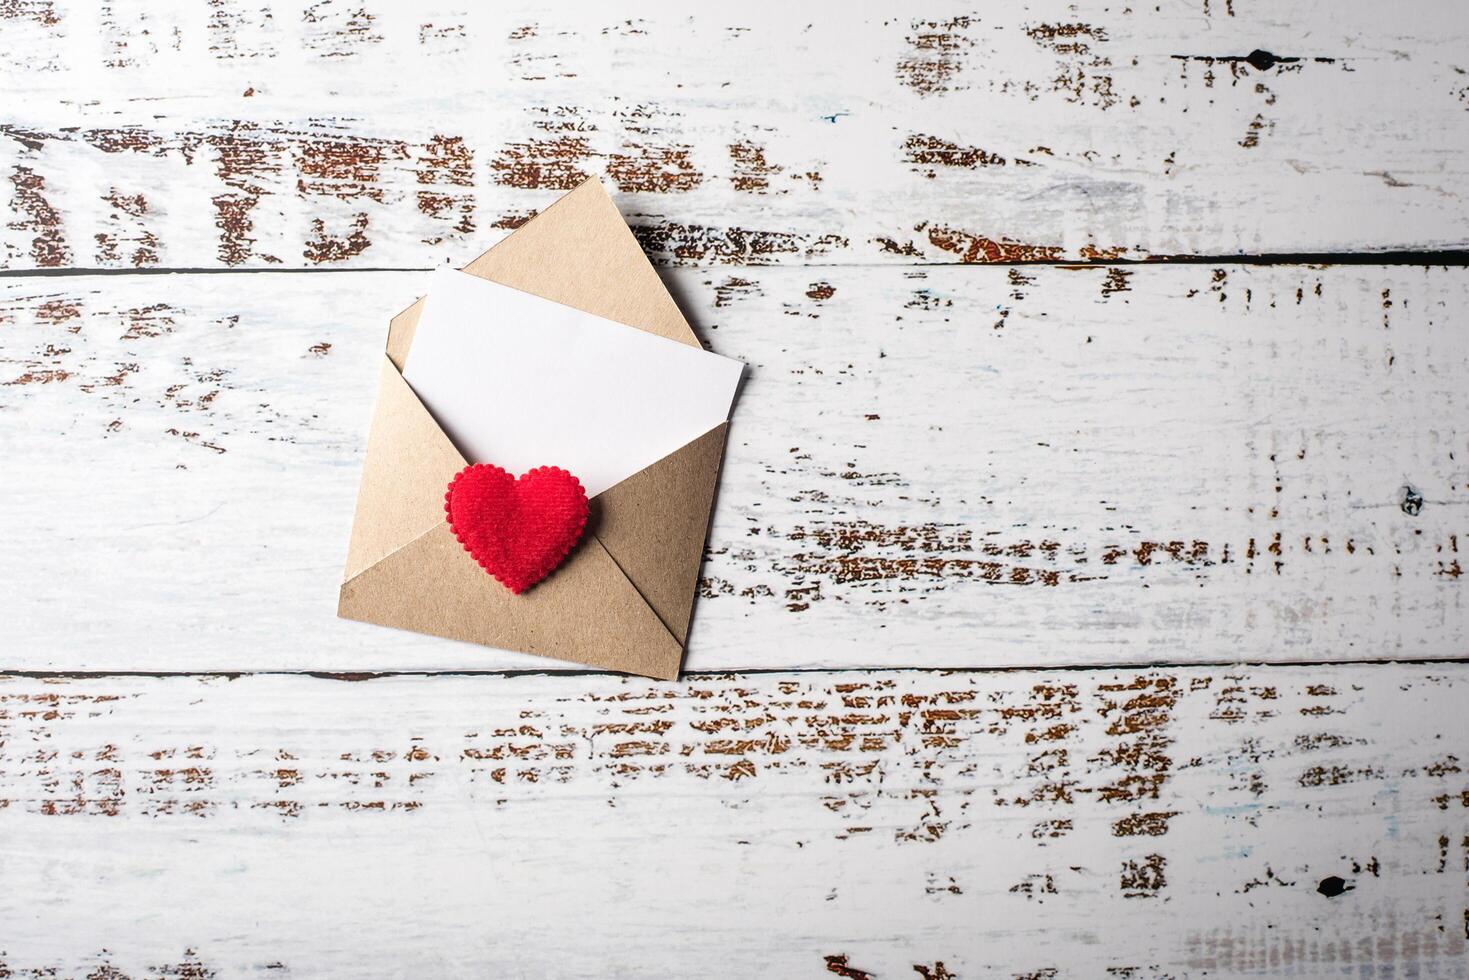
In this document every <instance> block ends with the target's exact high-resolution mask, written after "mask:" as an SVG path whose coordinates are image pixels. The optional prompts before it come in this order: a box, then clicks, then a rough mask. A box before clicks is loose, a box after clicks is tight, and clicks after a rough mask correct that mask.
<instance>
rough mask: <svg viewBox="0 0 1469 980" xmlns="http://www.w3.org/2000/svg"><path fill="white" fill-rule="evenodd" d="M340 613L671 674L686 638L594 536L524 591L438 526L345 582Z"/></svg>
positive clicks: (613, 666) (381, 623) (475, 640)
mask: <svg viewBox="0 0 1469 980" xmlns="http://www.w3.org/2000/svg"><path fill="white" fill-rule="evenodd" d="M337 614H338V615H339V616H343V617H345V618H347V619H356V620H360V621H361V622H365V623H375V624H377V625H379V626H393V627H396V628H398V629H406V630H413V631H414V632H416V633H428V634H431V635H433V636H443V637H448V638H449V639H452V640H466V641H468V642H471V643H480V644H484V645H486V646H494V647H503V648H505V649H510V650H521V651H524V652H526V653H534V654H539V655H540V656H543V657H556V658H558V659H561V660H574V661H577V662H579V663H584V664H590V665H592V666H594V667H606V668H609V669H612V670H623V671H628V672H631V673H635V674H643V675H646V676H648V677H661V678H664V679H666V680H672V679H674V678H676V677H677V676H678V667H679V662H680V660H682V658H683V645H682V644H681V643H680V642H679V641H677V640H675V639H674V638H673V635H672V634H671V633H669V631H668V630H667V629H666V628H665V627H664V625H663V623H662V622H660V621H659V619H658V617H657V616H656V615H654V614H653V611H652V609H651V608H650V607H649V605H648V604H647V603H646V602H645V601H644V600H643V597H642V596H641V595H640V594H639V593H638V590H637V589H636V588H634V587H633V584H632V583H631V582H629V581H628V580H627V577H626V576H625V575H623V574H622V572H621V571H620V570H619V569H618V567H617V565H616V563H615V562H613V560H612V558H611V557H610V556H609V555H608V554H607V551H606V549H604V548H603V547H602V546H601V545H600V544H598V542H597V541H596V540H595V539H589V540H587V541H584V542H582V544H581V545H580V546H579V547H578V548H577V549H576V551H574V552H573V553H572V555H571V557H570V558H568V559H567V561H566V564H564V565H562V566H561V567H560V568H558V569H557V570H556V574H554V575H552V576H551V577H550V578H548V579H546V580H545V581H544V582H541V583H540V584H539V585H537V586H536V587H535V588H534V589H531V590H529V591H527V592H525V593H524V594H522V595H519V596H517V595H513V594H512V593H511V592H509V591H508V590H506V589H503V588H500V587H499V586H498V585H496V584H495V583H493V582H490V581H489V580H488V579H487V577H486V575H485V573H484V572H483V571H482V570H481V569H480V567H479V566H478V565H476V564H475V563H474V562H473V561H469V560H468V559H467V558H466V556H465V554H464V550H463V547H462V546H461V545H460V544H459V542H458V541H457V540H455V538H454V533H453V532H452V531H451V530H450V529H449V526H448V525H447V524H439V525H437V526H436V527H434V528H433V529H432V530H430V531H428V532H427V533H426V534H423V535H421V536H419V537H418V538H415V539H414V540H413V541H410V542H409V543H408V544H406V545H404V546H403V547H401V548H399V549H398V550H396V551H394V552H393V553H392V554H391V555H389V556H387V557H386V558H384V559H383V560H381V561H379V562H377V563H376V564H374V565H373V566H372V567H370V568H368V569H367V570H366V571H364V572H363V573H362V574H360V575H358V576H356V577H355V578H352V579H350V580H348V581H347V582H345V583H344V584H343V585H342V591H341V595H340V598H339V600H338V605H337Z"/></svg>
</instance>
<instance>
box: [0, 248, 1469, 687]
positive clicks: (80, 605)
mask: <svg viewBox="0 0 1469 980" xmlns="http://www.w3.org/2000/svg"><path fill="white" fill-rule="evenodd" d="M668 280H669V283H670V285H671V286H672V288H673V289H674V291H675V292H676V294H677V295H678V296H679V298H680V299H681V301H682V302H683V304H684V305H685V307H686V309H687V310H688V311H689V314H690V318H691V320H692V321H693V322H694V323H695V324H696V325H697V326H698V328H699V329H700V330H701V332H702V335H703V336H704V337H705V338H706V339H707V340H708V341H709V342H710V344H711V345H712V346H713V347H714V348H715V349H717V350H719V351H720V352H721V353H725V354H730V355H733V356H736V357H741V358H743V359H745V360H747V361H748V362H749V363H750V365H751V370H750V375H749V380H748V383H747V385H746V386H745V389H744V391H743V394H742V397H741V399H740V402H739V404H738V406H737V409H736V413H735V417H734V424H733V428H732V433H731V439H730V448H729V455H728V459H727V463H726V466H725V471H724V475H723V483H722V492H721V496H720V499H719V502H718V506H717V510H716V517H715V521H714V527H713V531H712V538H711V544H710V554H709V559H708V561H707V563H706V566H705V569H704V575H705V581H704V597H703V598H702V599H701V600H700V603H699V605H698V607H697V611H696V615H695V620H694V626H693V634H692V640H691V648H690V654H689V658H688V660H687V662H686V667H688V668H690V669H740V668H744V669H750V668H755V667H797V666H799V667H812V666H837V667H841V666H915V665H918V666H936V667H937V666H942V667H974V666H996V665H1035V666H1044V665H1051V664H1063V663H1064V664H1107V663H1120V662H1126V663H1178V662H1201V661H1202V662H1210V661H1212V662H1221V661H1222V662H1228V661H1231V660H1234V659H1237V658H1248V659H1252V660H1254V659H1258V660H1265V661H1301V660H1324V659H1342V660H1359V659H1383V658H1440V657H1457V656H1462V655H1463V654H1464V651H1465V649H1466V641H1469V630H1466V626H1469V623H1466V600H1465V594H1464V588H1465V586H1464V584H1463V583H1464V581H1465V580H1464V579H1463V558H1462V557H1461V556H1460V553H1459V550H1460V547H1461V545H1460V542H1461V541H1462V540H1469V537H1466V535H1469V528H1466V527H1465V526H1464V518H1465V515H1466V513H1469V512H1466V509H1465V505H1466V502H1469V478H1466V471H1465V464H1464V460H1465V458H1466V453H1469V445H1466V440H1469V433H1466V431H1465V429H1464V427H1463V425H1462V419H1463V413H1464V408H1465V406H1464V397H1465V396H1464V391H1465V383H1466V379H1469V348H1466V346H1465V344H1464V340H1463V337H1464V329H1463V328H1464V324H1463V322H1462V318H1463V314H1462V311H1463V310H1465V309H1469V272H1466V270H1463V269H1447V270H1446V269H1426V268H1380V267H1377V268H1374V267H1331V268H1315V267H1309V268H1308V267H1279V268H1240V267H1221V268H1217V269H1212V268H1208V267H1197V266H1188V267H1184V266H1170V267H1152V266H1150V267H1143V268H1138V269H1136V270H1128V269H1120V268H1119V269H1102V268H1096V269H1065V268H1034V269H1029V270H1024V271H1022V270H1018V269H1009V270H1006V269H1001V268H993V267H983V268H981V267H942V268H934V269H929V270H903V269H863V270H841V269H819V270H799V269H776V268H771V269H764V270H758V271H755V270H741V271H740V272H739V273H738V274H733V273H731V272H728V271H716V270H711V271H705V272H701V271H697V270H673V271H672V272H671V273H670V275H669V277H668ZM422 281H423V277H422V276H420V275H415V274H367V273H362V274H358V273H347V274H341V275H294V276H293V275H270V274H262V275H251V276H243V275H239V276H206V275H198V276H176V277H116V276H112V277H104V278H89V277H76V278H71V277H68V278H64V279H27V280H10V281H8V282H5V283H4V286H3V290H4V291H3V294H0V295H3V300H0V420H3V424H0V459H3V460H4V461H5V464H4V466H3V467H0V490H3V498H4V500H5V507H6V513H7V518H6V522H5V523H6V533H5V535H4V536H3V538H0V596H4V597H5V598H4V599H3V600H0V601H3V603H4V605H5V609H6V612H7V615H6V620H7V625H6V636H5V640H4V649H3V666H5V667H9V668H12V669H21V668H23V669H46V670H50V669H61V670H78V669H81V670H89V669H106V670H242V669H308V670H373V669H429V668H450V669H459V668H503V667H533V668H537V669H545V668H546V667H547V666H548V664H549V662H548V661H543V660H539V659H535V658H529V657H520V656H511V655H501V654H497V653H494V652H491V651H486V650H485V649H483V648H479V647H473V646H460V645H455V644H450V643H447V642H443V641H439V640H435V639H432V638H427V637H419V636H414V635H410V634H403V633H398V632H394V631H389V630H382V629H377V628H374V627H367V626H362V625H360V624H352V623H341V622H338V621H336V620H334V619H333V616H332V613H333V610H334V609H335V595H336V587H337V582H338V581H339V575H340V568H341V561H342V556H343V554H344V551H345V545H346V539H347V529H348V523H349V518H350V513H351V508H352V505H353V501H354V500H355V495H356V483H357V477H358V469H357V468H358V460H359V458H360V452H361V449H362V445H363V441H364V438H365V427H366V423H367V420H368V417H369V414H370V405H371V399H372V397H373V392H374V384H375V382H374V378H375V376H376V375H375V365H376V362H377V358H378V356H379V352H380V350H381V344H382V337H383V330H384V322H385V319H386V316H387V315H388V314H389V313H390V312H392V311H395V310H397V309H399V308H401V307H402V306H404V305H406V303H407V302H409V301H410V300H411V299H412V298H413V296H414V294H415V291H416V290H417V289H419V288H420V286H421V284H422Z"/></svg>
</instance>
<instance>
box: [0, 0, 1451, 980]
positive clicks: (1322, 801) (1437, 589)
mask: <svg viewBox="0 0 1469 980" xmlns="http://www.w3.org/2000/svg"><path fill="white" fill-rule="evenodd" d="M489 6H490V5H478V4H470V3H467V2H450V0H421V2H415V3H411V4H409V3H389V2H387V0H351V2H343V0H316V2H304V0H303V2H296V3H278V2H275V0H208V2H202V0H189V2H185V0H147V2H138V3H128V4H123V3H112V2H106V3H84V2H81V0H0V181H3V184H0V507H3V510H0V515H3V516H0V532H3V534H0V597H3V598H0V614H3V615H0V671H3V672H4V673H3V676H0V977H12V976H13V977H79V978H80V977H88V978H99V980H124V978H130V980H141V978H144V977H170V978H190V980H200V978H207V977H233V976H268V977H277V976H279V977H287V976H293V977H316V976H342V977H398V976H410V977H423V976H495V977H499V976H527V977H529V976H555V977H594V978H606V977H620V976H647V977H670V976H694V975H697V976H711V977H830V976H833V975H835V976H839V977H847V978H854V980H868V978H893V977H921V978H924V980H941V978H942V980H956V978H966V980H972V978H976V977H984V976H1004V977H1016V978H1035V980H1051V978H1066V977H1113V978H1129V980H1145V978H1163V977H1193V976H1214V977H1217V976H1353V977H1365V976H1371V977H1405V978H1406V977H1462V976H1465V975H1469V775H1466V767H1469V720H1466V711H1465V707H1464V705H1465V698H1466V696H1469V666H1466V664H1469V597H1466V593H1465V590H1466V589H1469V585H1466V584H1465V580H1464V579H1463V574H1464V564H1465V563H1466V561H1469V526H1466V520H1465V518H1466V515H1469V509H1466V508H1469V416H1466V414H1465V413H1466V410H1469V394H1466V383H1469V343H1466V340H1465V337H1466V333H1465V331H1466V316H1469V314H1466V309H1469V262H1466V258H1469V252H1466V251H1465V249H1466V247H1469V207H1466V195H1469V18H1466V17H1465V16H1464V14H1463V11H1462V10H1461V9H1460V6H1459V5H1458V4H1457V3H1455V2H1451V0H1423V2H1419V3H1414V4H1383V3H1379V2H1367V0H1300V2H1296V3H1292V4H1278V3H1267V2H1265V0H1170V2H1167V3H1159V4H1145V5H1139V6H1126V5H1122V4H1117V3H1111V2H1107V3H1103V2H1099V0H1076V2H1067V3H1063V2H1042V0H1034V2H1014V3H1008V4H994V5H991V6H992V7H993V8H994V9H977V8H975V7H973V6H970V7H961V6H957V5H952V4H944V3H931V4H916V5H910V4H897V3H889V4H876V3H862V2H859V3H854V2H846V3H837V2H816V3H809V4H795V3H773V2H768V0H746V2H743V3H740V4H735V5H731V6H730V7H729V8H728V9H722V8H720V9H716V8H713V7H710V8H708V9H706V8H705V6H704V5H699V4H693V5H690V4H687V3H674V2H671V0H646V2H632V3H626V4H620V5H619V4H613V5H605V4H595V3H590V2H585V3H576V4H566V5H560V7H559V8H554V7H549V8H548V5H541V4H530V3H526V2H524V0H507V2H504V3H501V4H496V5H493V9H481V8H482V7H489ZM589 175H595V176H598V177H600V178H602V179H603V181H604V182H606V184H607V185H608V187H609V189H610V190H611V191H612V192H613V196H614V199H615V200H616V202H617V204H618V206H619V208H620V209H621V210H622V212H623V214H624V215H625V216H626V217H627V219H628V221H629V223H630V224H631V225H633V227H634V229H635V230H636V232H637V234H638V236H639V238H640V239H641V241H642V243H643V245H644V247H645V249H646V250H647V252H648V254H649V255H650V257H652V259H653V260H654V261H655V263H657V264H658V266H659V267H660V271H661V272H662V273H663V274H664V278H665V281H666V282H667V284H668V286H669V288H670V289H671V290H672V291H673V293H674V295H675V296H676V297H677V298H678V299H679V301H680V303H681V304H682V305H683V307H684V309H685V311H686V312H687V314H688V316H689V319H690V320H691V321H692V322H693V323H694V325H695V328H696V330H697V331H698V332H699V333H700V335H701V337H702V339H703V340H704V341H705V343H706V344H707V345H709V346H710V347H711V348H712V349H714V350H717V351H719V352H720V353H724V354H728V355H731V356H734V357H739V358H741V359H743V360H745V361H746V362H747V363H748V364H749V365H750V371H749V375H748V381H747V384H746V385H745V388H744V390H743V393H742V395H741V398H740V400H739V403H738V405H737V408H736V412H735V415H734V419H733V425H732V428H731V435H730V443H729V451H728V455H727V458H726V463H725V468H724V474H723V480H722V485H721V492H720V497H719V500H718V504H717V508H716V513H715V517H714V522H713V527H712V530H711V535H710V540H709V545H708V554H707V560H706V563H705V566H704V570H703V580H702V589H701V592H702V597H701V599H700V600H699V602H698V605H697V607H696V613H695V619H694V624H693V631H692V635H691V641H690V647H689V651H688V656H687V659H686V661H685V668H686V673H685V676H684V678H683V679H682V680H681V681H679V682H677V683H672V684H670V683H661V682H653V681H647V680H642V679H635V678H623V677H619V676H615V675H607V674H601V673H596V672H590V671H579V670H571V671H563V670H561V669H560V666H559V665H557V664H554V663H552V662H549V661H544V660H539V659H535V658H530V657H525V656H520V655H513V654H505V653H498V652H495V651H487V650H484V649H482V648H478V647H472V646H467V645H460V644H453V643H448V642H444V641H439V640H434V639H431V638H428V637H422V636H415V635H411V634H403V633H398V632H394V631H388V630H382V629H376V628H373V627H368V626H364V625H361V624H357V623H349V622H343V621H339V620H337V619H335V618H334V615H333V613H334V606H335V594H336V588H337V584H338V582H339V581H340V573H341V565H342V559H343V556H344V554H345V548H346V540H347V530H348V526H349V522H350V518H351V510H352V505H353V500H354V499H355V491H356V483H357V478H358V472H359V466H360V463H361V459H362V452H363V448H364V442H365V436H366V427H367V422H368V418H369V414H370V411H371V399H372V396H373V389H374V384H375V380H374V379H375V371H374V365H375V364H376V361H377V358H378V357H379V352H380V350H381V345H382V341H383V336H384V331H385V327H386V321H387V317H388V316H389V315H391V314H392V313H393V312H396V311H397V310H399V309H401V308H402V307H404V306H406V305H407V304H408V303H409V302H411V301H412V300H413V299H414V298H415V297H416V296H417V295H419V294H420V293H421V291H422V290H423V289H424V288H425V283H426V278H427V276H426V273H427V271H428V270H430V269H432V268H434V267H437V266H440V265H444V264H447V263H463V262H464V261H467V260H468V259H469V258H471V257H473V256H474V255H476V254H478V253H479V252H480V251H482V250H483V249H484V248H486V247H488V246H489V245H491V244H493V243H494V242H495V241H496V240H498V239H499V238H500V237H501V236H503V235H504V234H506V233H507V232H508V231H509V230H511V229H513V228H515V227H517V226H518V225H519V224H520V223H522V222H524V221H525V220H526V219H527V218H528V217H529V216H531V215H533V214H535V213H536V212H537V210H538V209H540V208H543V207H544V206H545V205H546V204H548V203H549V202H550V201H552V200H554V199H555V198H556V197H557V196H558V195H559V194H561V193H562V192H563V191H565V190H566V189H568V188H570V187H571V186H573V185H574V184H575V183H576V182H578V181H580V180H582V179H584V178H585V177H586V176H589ZM1461 538H1462V539H1463V544H1462V546H1461ZM1461 547H1462V549H1463V550H1464V551H1465V552H1466V554H1461Z"/></svg>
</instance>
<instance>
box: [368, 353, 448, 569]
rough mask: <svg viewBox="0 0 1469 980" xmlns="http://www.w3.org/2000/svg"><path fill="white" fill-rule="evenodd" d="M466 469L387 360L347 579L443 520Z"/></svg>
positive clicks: (378, 398) (380, 385)
mask: <svg viewBox="0 0 1469 980" xmlns="http://www.w3.org/2000/svg"><path fill="white" fill-rule="evenodd" d="M464 465H465V464H464V457H462V456H460V455H459V451H458V450H457V449H455V448H454V444H453V443H452V442H450V441H449V437H448V436H446V435H444V431H443V430H442V429H440V428H439V425H438V423H437V422H435V421H434V418H433V416H432V415H430V414H429V412H428V409H426V408H424V407H423V403H422V402H420V401H419V400H418V396H417V395H415V394H414V393H413V389H412V388H410V387H408V382H406V381H404V380H403V375H401V374H399V373H398V370H397V368H395V367H393V365H392V364H391V363H389V361H388V359H387V358H383V360H382V369H381V371H380V372H379V376H378V390H377V406H376V408H375V409H374V410H373V413H372V429H371V430H370V431H369V432H368V436H367V455H366V459H365V460H364V461H363V464H362V483H361V485H360V486H359V487H358V490H357V512H356V516H355V517H354V518H353V520H352V539H351V543H350V544H348V546H347V571H346V575H345V577H346V578H348V579H350V578H352V577H353V576H355V575H357V574H358V573H359V572H362V571H363V570H364V569H366V568H367V567H368V566H370V565H371V564H372V563H373V562H376V561H379V560H380V559H382V558H386V557H387V556H388V555H390V554H392V553H393V552H394V551H397V550H398V548H400V547H402V545H403V544H404V543H405V542H408V541H411V540H413V539H414V538H416V537H418V536H419V535H420V534H422V533H423V532H425V531H427V530H428V529H429V528H431V527H433V526H434V525H435V524H438V523H440V522H442V521H443V520H444V488H445V487H446V486H447V485H448V483H449V481H450V480H451V479H453V477H454V474H455V473H458V472H459V471H460V470H461V469H463V468H464Z"/></svg>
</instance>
